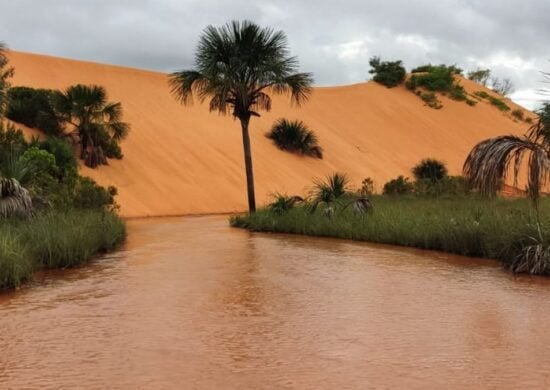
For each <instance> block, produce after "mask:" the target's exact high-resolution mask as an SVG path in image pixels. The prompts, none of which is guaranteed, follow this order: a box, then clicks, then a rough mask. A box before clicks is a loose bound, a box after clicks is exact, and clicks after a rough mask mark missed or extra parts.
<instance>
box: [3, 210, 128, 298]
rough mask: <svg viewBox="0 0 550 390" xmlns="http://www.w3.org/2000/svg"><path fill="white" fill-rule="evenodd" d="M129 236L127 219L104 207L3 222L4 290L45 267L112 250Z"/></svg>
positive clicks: (80, 260) (76, 262)
mask: <svg viewBox="0 0 550 390" xmlns="http://www.w3.org/2000/svg"><path fill="white" fill-rule="evenodd" d="M125 239H126V226H125V223H124V222H123V221H122V220H121V219H120V218H119V217H118V216H117V215H116V214H114V213H112V212H108V211H103V210H70V211H50V212H47V213H44V214H40V215H38V216H36V217H34V218H32V219H30V220H15V219H14V220H7V221H3V222H2V224H1V225H0V290H4V289H9V288H14V287H17V286H19V285H20V284H21V283H23V282H25V281H29V280H31V279H32V275H33V274H34V272H35V271H38V270H41V269H52V268H65V267H74V266H77V265H80V264H83V263H86V262H87V261H89V260H90V259H92V258H93V257H95V256H96V255H98V254H101V253H105V252H109V251H112V250H114V249H116V248H117V247H119V246H120V245H121V244H122V243H123V242H124V240H125Z"/></svg>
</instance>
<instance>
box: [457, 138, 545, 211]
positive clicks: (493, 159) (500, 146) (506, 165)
mask: <svg viewBox="0 0 550 390" xmlns="http://www.w3.org/2000/svg"><path fill="white" fill-rule="evenodd" d="M526 155H528V156H529V158H528V161H527V172H528V173H527V177H528V185H527V188H528V193H529V196H530V197H531V199H532V201H533V202H535V203H536V202H537V200H538V198H539V197H540V191H541V187H542V186H544V185H545V184H546V183H547V182H548V178H549V177H550V158H549V154H548V149H547V148H546V147H545V146H544V145H541V144H538V143H536V142H533V140H531V139H530V138H529V137H517V136H513V135H507V136H500V137H495V138H491V139H488V140H485V141H482V142H480V143H479V144H477V145H476V146H475V147H474V148H473V149H472V151H471V152H470V154H469V155H468V157H467V158H466V162H465V163H464V167H463V169H464V174H465V175H466V177H468V178H469V180H470V182H471V184H472V187H473V188H475V189H478V190H479V191H480V192H481V193H482V194H484V195H489V196H495V195H496V194H497V192H498V191H499V190H500V188H501V186H502V183H503V181H505V180H506V179H507V177H508V175H509V173H510V170H511V169H512V171H513V179H514V185H515V186H517V181H518V177H519V174H520V169H521V167H522V163H523V161H524V157H525V156H526Z"/></svg>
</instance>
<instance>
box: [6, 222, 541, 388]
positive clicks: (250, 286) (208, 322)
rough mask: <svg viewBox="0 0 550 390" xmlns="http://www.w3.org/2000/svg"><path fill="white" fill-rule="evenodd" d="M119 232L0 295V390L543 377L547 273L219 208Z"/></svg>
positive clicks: (380, 384) (520, 381)
mask: <svg viewBox="0 0 550 390" xmlns="http://www.w3.org/2000/svg"><path fill="white" fill-rule="evenodd" d="M129 232H130V236H129V241H128V244H127V245H126V247H125V248H124V250H122V251H120V252H118V253H116V254H114V255H110V256H108V257H106V258H104V259H101V260H98V261H96V262H94V263H93V264H91V265H89V266H87V267H83V268H81V269H76V270H70V271H63V272H53V273H47V274H46V275H45V276H43V277H42V278H39V279H41V280H40V281H39V282H38V283H36V285H34V286H32V287H28V288H24V289H22V290H19V291H16V292H13V293H9V294H3V295H1V296H0V388H2V389H34V388H36V389H60V388H66V389H75V388H84V389H96V388H97V389H101V388H115V389H118V388H121V389H281V388H283V389H284V388H289V389H368V388H422V389H425V388H466V387H467V388H548V387H549V386H550V348H549V345H550V332H549V331H548V326H549V324H550V280H547V279H543V278H530V277H514V276H512V275H510V274H508V273H506V272H504V271H502V270H501V269H500V268H499V266H498V265H496V264H495V263H494V262H491V261H487V260H474V259H467V258H462V257H457V256H451V255H446V254H441V253H437V252H428V251H417V250H410V249H400V248H393V247H386V246H377V245H371V244H364V243H353V242H346V241H340V240H333V239H322V238H308V237H300V236H288V235H270V234H252V233H249V232H246V231H243V230H237V229H232V228H230V227H228V226H227V220H226V218H225V217H200V218H172V219H152V220H141V221H140V220H135V221H130V222H129Z"/></svg>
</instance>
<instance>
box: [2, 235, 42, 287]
mask: <svg viewBox="0 0 550 390" xmlns="http://www.w3.org/2000/svg"><path fill="white" fill-rule="evenodd" d="M0 234H1V236H0V290H2V289H7V288H14V287H18V286H19V285H20V284H21V283H22V282H23V281H25V280H28V279H30V278H31V277H32V273H33V270H34V267H33V262H32V260H31V257H30V256H29V252H28V249H27V247H26V246H25V244H24V243H23V242H22V240H21V239H20V236H19V235H17V234H14V233H13V232H12V231H10V229H6V227H2V228H0Z"/></svg>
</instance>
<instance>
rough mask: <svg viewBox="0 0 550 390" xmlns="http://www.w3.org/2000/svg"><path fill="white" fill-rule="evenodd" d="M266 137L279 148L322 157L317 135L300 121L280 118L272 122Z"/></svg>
mask: <svg viewBox="0 0 550 390" xmlns="http://www.w3.org/2000/svg"><path fill="white" fill-rule="evenodd" d="M266 137H267V138H269V139H271V140H273V142H275V144H276V145H277V147H278V148H279V149H281V150H286V151H289V152H294V153H299V154H303V155H306V156H311V157H316V158H319V159H322V158H323V148H321V146H319V140H318V139H317V136H316V135H315V133H314V132H313V131H312V130H310V129H309V128H308V127H307V125H306V124H305V123H304V122H302V121H297V120H296V121H290V120H288V119H284V118H281V119H279V120H277V121H276V122H275V123H274V124H273V127H272V128H271V130H270V131H269V133H267V134H266Z"/></svg>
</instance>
